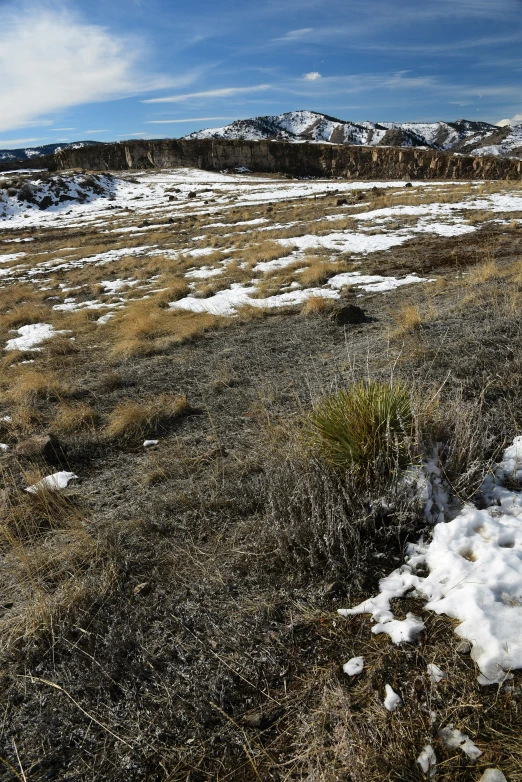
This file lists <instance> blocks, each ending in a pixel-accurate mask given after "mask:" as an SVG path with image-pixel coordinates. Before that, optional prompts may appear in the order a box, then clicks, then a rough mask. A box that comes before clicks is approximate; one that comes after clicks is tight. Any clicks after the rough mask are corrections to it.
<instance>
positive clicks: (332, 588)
mask: <svg viewBox="0 0 522 782" xmlns="http://www.w3.org/2000/svg"><path fill="white" fill-rule="evenodd" d="M324 594H325V596H326V597H346V595H347V594H348V593H347V591H346V586H345V585H344V584H342V583H341V582H340V581H333V582H332V583H331V584H328V586H327V587H326V589H325V590H324Z"/></svg>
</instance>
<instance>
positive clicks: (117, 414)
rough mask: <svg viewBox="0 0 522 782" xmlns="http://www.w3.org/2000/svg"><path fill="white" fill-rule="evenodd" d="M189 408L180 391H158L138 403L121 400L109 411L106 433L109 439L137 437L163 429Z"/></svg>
mask: <svg viewBox="0 0 522 782" xmlns="http://www.w3.org/2000/svg"><path fill="white" fill-rule="evenodd" d="M188 409H189V408H188V403H187V398H186V397H185V396H184V395H183V394H182V395H178V396H172V395H169V394H160V395H159V396H155V397H150V398H148V399H144V400H143V401H141V402H136V401H133V400H124V401H123V402H119V403H118V404H117V405H116V407H115V408H114V409H113V411H112V412H111V413H110V415H109V417H108V420H107V425H106V427H105V435H106V436H107V437H108V438H109V440H136V439H138V438H142V437H145V436H146V435H148V434H155V433H157V432H158V431H159V430H162V429H165V427H167V426H168V425H169V424H171V423H172V422H173V421H175V420H176V419H178V418H180V417H181V416H182V415H183V414H184V413H186V412H187V410H188Z"/></svg>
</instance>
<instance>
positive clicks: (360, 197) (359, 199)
mask: <svg viewBox="0 0 522 782" xmlns="http://www.w3.org/2000/svg"><path fill="white" fill-rule="evenodd" d="M365 198H366V193H357V201H364V199H365Z"/></svg>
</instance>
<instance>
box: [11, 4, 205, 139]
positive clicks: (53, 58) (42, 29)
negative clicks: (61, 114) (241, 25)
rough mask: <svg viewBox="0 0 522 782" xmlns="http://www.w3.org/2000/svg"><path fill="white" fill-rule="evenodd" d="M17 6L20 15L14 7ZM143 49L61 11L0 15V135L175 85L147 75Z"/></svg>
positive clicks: (34, 8)
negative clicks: (64, 113) (78, 108)
mask: <svg viewBox="0 0 522 782" xmlns="http://www.w3.org/2000/svg"><path fill="white" fill-rule="evenodd" d="M20 6H21V7H20ZM144 57H145V47H144V44H143V41H142V40H140V39H139V38H137V37H133V38H128V37H127V38H126V37H123V36H121V35H117V34H114V33H112V32H111V31H109V30H107V29H106V28H104V27H100V26H98V25H94V24H89V23H87V22H85V21H84V20H83V19H82V18H80V17H79V16H77V15H73V14H72V13H70V12H69V11H67V10H65V9H64V8H63V7H62V6H59V5H56V6H54V5H53V6H50V7H47V8H46V7H42V6H41V5H37V4H30V5H26V4H20V5H19V6H18V7H15V8H14V10H12V11H11V12H9V11H7V10H6V9H4V11H3V12H2V28H1V34H0V73H1V74H2V78H1V80H0V105H1V106H2V107H3V110H2V111H1V112H0V131H2V130H4V131H5V130H9V129H12V128H19V127H28V126H31V125H42V124H50V120H47V119H44V120H42V119H41V117H42V115H44V116H45V115H46V114H47V115H48V114H49V113H52V112H56V111H58V110H63V109H65V108H68V107H71V106H76V105H79V104H85V103H92V102H95V101H106V100H110V99H114V98H121V97H125V96H130V95H138V94H140V93H143V92H147V91H152V90H154V89H163V88H165V87H169V86H177V87H179V86H185V85H186V84H189V83H191V82H192V81H193V80H194V78H195V75H194V74H192V75H191V74H189V75H187V76H185V77H181V78H179V79H178V80H177V81H176V80H173V79H167V78H165V77H162V76H158V75H154V74H151V73H147V70H148V69H147V68H146V66H144V65H143V59H144Z"/></svg>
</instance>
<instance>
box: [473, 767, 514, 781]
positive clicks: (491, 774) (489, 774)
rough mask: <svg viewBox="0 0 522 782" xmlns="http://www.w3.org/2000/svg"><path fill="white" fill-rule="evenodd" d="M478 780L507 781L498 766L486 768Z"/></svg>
mask: <svg viewBox="0 0 522 782" xmlns="http://www.w3.org/2000/svg"><path fill="white" fill-rule="evenodd" d="M479 782H507V779H506V777H505V776H504V774H503V773H502V771H501V770H500V769H499V768H488V769H486V770H485V771H484V773H483V774H482V776H481V777H480V779H479Z"/></svg>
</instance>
